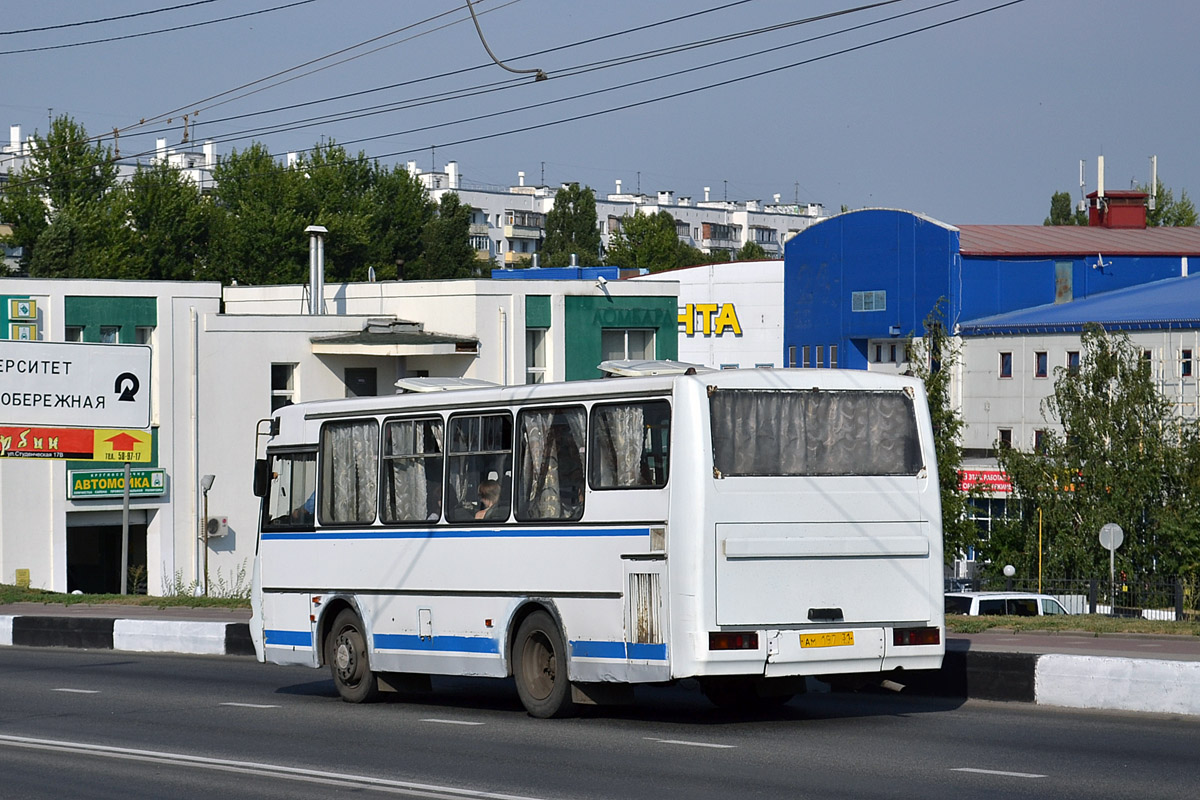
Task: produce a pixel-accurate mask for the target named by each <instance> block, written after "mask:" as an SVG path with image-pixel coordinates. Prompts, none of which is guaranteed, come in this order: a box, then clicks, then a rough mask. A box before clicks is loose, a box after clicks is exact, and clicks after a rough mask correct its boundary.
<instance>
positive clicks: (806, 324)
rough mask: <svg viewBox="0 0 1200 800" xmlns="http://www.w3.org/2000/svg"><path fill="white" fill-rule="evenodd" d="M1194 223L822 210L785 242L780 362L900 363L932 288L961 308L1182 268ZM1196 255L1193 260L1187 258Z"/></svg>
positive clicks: (990, 309)
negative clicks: (987, 219)
mask: <svg viewBox="0 0 1200 800" xmlns="http://www.w3.org/2000/svg"><path fill="white" fill-rule="evenodd" d="M1189 258H1192V259H1200V228H1106V227H1054V226H1041V225H963V226H959V227H954V226H951V225H947V224H946V223H944V222H940V221H938V220H935V219H932V218H930V217H926V216H923V215H921V214H915V213H912V212H909V211H902V210H895V209H865V210H861V211H852V212H848V213H845V214H839V215H837V216H834V217H830V218H828V219H826V220H822V221H821V222H818V223H816V224H814V225H812V226H810V227H809V228H806V229H805V230H804V231H802V232H801V233H799V234H797V235H796V236H795V237H793V238H792V239H791V240H790V241H789V242H788V243H787V245H786V246H785V249H784V262H785V263H784V350H785V352H784V363H786V364H787V365H788V366H797V367H835V366H836V367H842V368H849V369H867V368H870V367H871V366H872V365H873V364H874V363H876V362H885V364H886V363H887V362H891V363H893V364H899V363H901V362H902V361H903V354H902V353H898V350H897V346H898V345H899V344H900V343H902V342H903V340H904V338H905V337H907V336H908V335H909V334H913V335H921V334H922V333H923V329H924V326H923V323H924V320H925V318H926V317H927V316H928V315H929V314H930V312H931V311H933V309H934V307H935V306H936V305H937V303H938V302H939V300H944V306H943V309H942V311H943V315H944V318H945V320H946V321H947V322H948V323H949V324H950V325H951V328H952V329H953V328H955V327H956V326H957V325H958V324H959V323H961V322H964V321H966V320H971V319H978V318H981V317H987V316H991V315H995V314H1002V313H1005V312H1009V311H1015V310H1018V309H1023V308H1031V307H1034V306H1040V305H1045V304H1062V303H1070V302H1073V301H1075V300H1079V299H1083V298H1085V297H1089V296H1092V295H1096V294H1100V293H1103V292H1108V291H1112V290H1115V289H1121V288H1125V287H1129V286H1136V285H1140V284H1143V283H1148V282H1151V281H1157V280H1162V279H1165V278H1170V277H1179V276H1186V275H1187V274H1188V259H1189ZM1197 264H1198V265H1200V261H1197Z"/></svg>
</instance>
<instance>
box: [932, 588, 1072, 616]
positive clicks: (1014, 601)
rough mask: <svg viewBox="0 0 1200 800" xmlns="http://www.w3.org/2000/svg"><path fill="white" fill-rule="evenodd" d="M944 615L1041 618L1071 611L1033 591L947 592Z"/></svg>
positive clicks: (1044, 595) (1050, 598) (1054, 600)
mask: <svg viewBox="0 0 1200 800" xmlns="http://www.w3.org/2000/svg"><path fill="white" fill-rule="evenodd" d="M946 613H947V614H967V615H969V616H973V617H977V616H992V615H1007V616H1013V617H1042V616H1050V615H1054V614H1068V613H1070V612H1068V611H1067V610H1066V609H1065V608H1063V605H1062V603H1060V602H1058V600H1056V599H1054V598H1053V597H1051V596H1050V595H1048V594H1037V593H1036V592H947V593H946Z"/></svg>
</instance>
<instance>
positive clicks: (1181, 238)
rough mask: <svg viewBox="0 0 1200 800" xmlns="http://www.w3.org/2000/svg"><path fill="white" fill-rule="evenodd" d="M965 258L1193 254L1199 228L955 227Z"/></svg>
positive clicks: (1199, 245)
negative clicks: (1099, 254) (1101, 254)
mask: <svg viewBox="0 0 1200 800" xmlns="http://www.w3.org/2000/svg"><path fill="white" fill-rule="evenodd" d="M957 227H958V230H959V252H960V253H961V254H962V255H964V256H968V257H970V256H993V257H996V256H1021V257H1029V256H1080V255H1086V254H1088V253H1103V254H1104V255H1106V256H1109V255H1114V256H1117V255H1120V256H1181V257H1182V256H1196V257H1200V226H1192V227H1187V228H1167V227H1159V228H1101V227H1090V226H1075V225H959V226H957Z"/></svg>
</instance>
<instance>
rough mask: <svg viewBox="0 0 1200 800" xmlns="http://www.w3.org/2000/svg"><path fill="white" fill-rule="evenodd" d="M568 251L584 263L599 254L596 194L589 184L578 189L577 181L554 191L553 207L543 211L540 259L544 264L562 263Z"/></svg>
mask: <svg viewBox="0 0 1200 800" xmlns="http://www.w3.org/2000/svg"><path fill="white" fill-rule="evenodd" d="M572 254H575V255H578V256H579V259H580V263H582V264H584V265H586V264H588V263H594V262H595V260H597V259H599V256H600V230H599V228H597V227H596V194H595V192H593V191H592V189H591V187H590V186H585V187H584V188H582V189H580V188H579V184H578V183H571V184H568V185H567V186H564V187H563V188H561V189H559V190H558V194H556V195H554V207H553V208H551V209H550V212H549V213H548V214H546V239H545V241H544V242H542V247H541V261H542V264H543V265H544V266H547V267H562V266H566V265H567V264H570V263H571V255H572Z"/></svg>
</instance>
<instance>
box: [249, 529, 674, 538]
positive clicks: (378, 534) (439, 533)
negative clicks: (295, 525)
mask: <svg viewBox="0 0 1200 800" xmlns="http://www.w3.org/2000/svg"><path fill="white" fill-rule="evenodd" d="M649 535H650V529H649V528H469V529H464V528H445V529H440V528H439V529H434V530H429V529H423V530H412V529H407V530H406V529H396V528H378V529H376V528H372V529H371V530H365V531H363V530H357V531H346V530H336V529H331V528H321V529H319V530H315V531H305V532H299V531H291V532H284V531H279V532H265V533H263V535H262V538H264V539H293V540H295V539H309V540H313V541H316V540H323V539H545V538H584V539H586V538H596V537H616V536H649Z"/></svg>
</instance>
